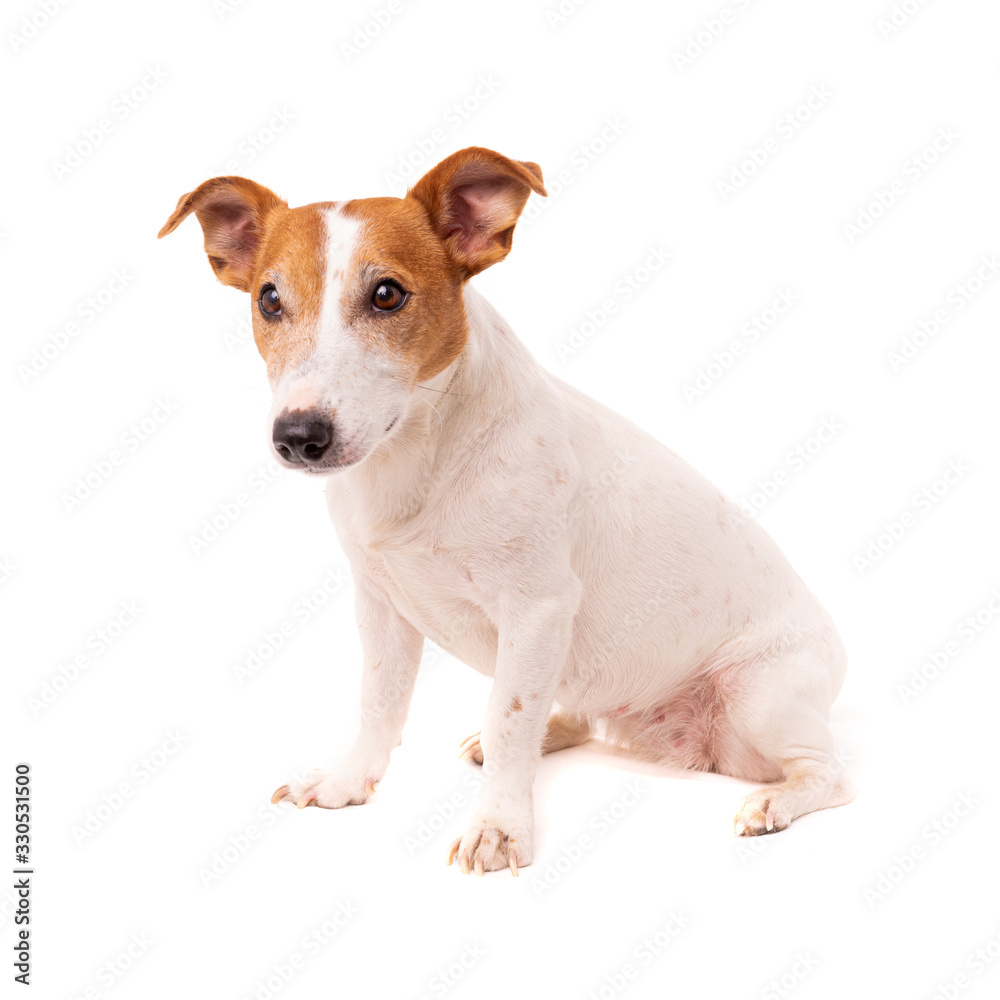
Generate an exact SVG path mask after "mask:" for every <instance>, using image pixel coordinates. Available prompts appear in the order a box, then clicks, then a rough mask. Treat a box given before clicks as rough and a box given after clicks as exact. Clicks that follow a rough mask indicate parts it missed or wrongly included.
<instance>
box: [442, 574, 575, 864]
mask: <svg viewBox="0 0 1000 1000" xmlns="http://www.w3.org/2000/svg"><path fill="white" fill-rule="evenodd" d="M572 584H574V585H575V586H573V585H570V586H568V587H567V588H566V591H565V592H564V594H562V595H561V596H559V597H558V598H552V599H547V600H541V601H533V602H530V603H529V602H528V601H527V600H525V598H526V596H527V595H524V594H518V595H517V596H518V600H517V601H515V602H514V603H513V604H511V605H508V606H507V607H505V608H504V611H503V613H502V615H501V622H500V627H499V629H498V643H497V662H496V670H495V673H494V680H493V690H492V692H491V693H490V699H489V703H488V705H487V708H486V720H485V722H484V723H483V731H482V735H481V737H480V744H481V746H482V752H483V769H482V786H481V787H480V789H479V794H478V796H477V799H476V806H475V812H474V815H473V819H472V822H471V824H470V826H469V827H468V829H467V830H466V832H465V834H464V835H463V836H462V837H460V838H459V839H458V840H457V841H455V843H454V844H453V845H452V847H451V851H450V852H449V855H448V863H449V864H451V862H452V861H453V860H454V858H455V857H456V856H457V857H458V862H459V864H460V865H461V868H462V871H463V872H466V873H468V872H469V870H470V868H471V869H472V870H474V871H475V872H476V873H477V874H479V875H482V874H483V872H484V871H493V870H496V869H499V868H507V867H508V866H509V867H510V870H511V871H512V872H513V873H514V874H515V875H516V874H517V869H518V867H519V866H521V867H523V866H525V865H528V864H530V863H531V858H532V839H533V835H534V812H533V807H532V785H533V783H534V779H535V769H536V767H537V765H538V761H539V760H540V758H541V755H542V739H543V737H544V734H545V725H546V722H547V720H548V717H549V710H550V709H551V707H552V700H553V697H554V695H555V690H556V687H557V686H558V683H559V678H560V676H561V674H562V670H563V666H564V664H565V661H566V656H567V653H568V652H569V647H570V642H571V638H572V626H573V615H574V614H575V613H576V608H577V604H578V602H579V584H578V582H577V581H576V579H575V578H573V581H572Z"/></svg>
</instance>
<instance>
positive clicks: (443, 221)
mask: <svg viewBox="0 0 1000 1000" xmlns="http://www.w3.org/2000/svg"><path fill="white" fill-rule="evenodd" d="M532 191H534V192H535V193H536V194H540V195H545V193H546V192H545V188H544V186H543V185H542V170H541V167H539V166H538V164H537V163H522V162H521V161H520V160H509V159H507V157H506V156H501V155H500V154H499V153H494V152H493V150H492V149H483V148H482V147H480V146H470V147H469V148H468V149H462V150H459V152H457V153H453V154H452V155H451V156H449V157H448V158H447V159H446V160H442V161H441V162H440V163H439V164H438V165H437V166H436V167H434V168H433V170H430V171H429V172H428V173H426V174H424V176H423V177H421V178H420V180H419V181H417V183H416V184H415V185H414V186H413V187H412V188H411V189H410V190H409V191H408V192H407V195H406V196H407V197H408V198H414V199H415V200H416V201H418V202H420V204H421V205H423V207H424V209H425V210H426V211H427V214H428V216H429V217H430V221H431V225H432V226H433V227H434V229H435V230H436V231H437V234H438V236H439V237H440V238H441V240H442V241H443V242H444V244H445V246H446V247H447V249H448V253H449V255H450V256H451V257H452V259H453V260H454V261H455V263H456V264H458V266H459V267H460V268H461V270H462V271H463V273H464V276H465V277H466V278H470V277H472V275H474V274H478V273H479V272H480V271H482V270H485V269H486V268H487V267H489V266H490V265H491V264H496V263H497V261H501V260H503V259H504V257H506V256H507V254H508V253H510V247H511V241H512V240H513V237H514V225H515V223H516V222H517V219H518V216H520V214H521V211H522V210H523V209H524V206H525V203H526V202H527V200H528V197H529V196H530V194H531V192H532Z"/></svg>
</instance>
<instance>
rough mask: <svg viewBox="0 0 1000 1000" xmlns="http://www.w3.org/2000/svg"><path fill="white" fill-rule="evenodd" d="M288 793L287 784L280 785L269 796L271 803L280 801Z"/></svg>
mask: <svg viewBox="0 0 1000 1000" xmlns="http://www.w3.org/2000/svg"><path fill="white" fill-rule="evenodd" d="M287 794H288V785H282V786H281V788H279V789H278V790H277V791H276V792H275V793H274V795H272V796H271V805H274V804H275V803H277V802H280V801H281V800H282V799H283V798H284V797H285V796H286V795H287Z"/></svg>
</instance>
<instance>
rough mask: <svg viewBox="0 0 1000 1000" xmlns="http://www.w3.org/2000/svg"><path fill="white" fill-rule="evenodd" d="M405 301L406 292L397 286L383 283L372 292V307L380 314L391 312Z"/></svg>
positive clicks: (388, 282)
mask: <svg viewBox="0 0 1000 1000" xmlns="http://www.w3.org/2000/svg"><path fill="white" fill-rule="evenodd" d="M405 301H406V292H404V291H403V289H402V288H400V287H399V285H397V284H394V283H393V282H390V281H383V282H382V283H381V284H380V285H377V286H376V287H375V291H374V292H372V305H373V306H374V307H375V308H376V309H378V310H379V311H380V312H392V311H393V310H395V309H398V308H399V307H400V306H401V305H402V304H403V303H404V302H405Z"/></svg>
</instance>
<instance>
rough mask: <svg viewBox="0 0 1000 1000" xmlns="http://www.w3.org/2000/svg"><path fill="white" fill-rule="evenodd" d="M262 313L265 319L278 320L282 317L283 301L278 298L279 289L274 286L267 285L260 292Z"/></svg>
mask: <svg viewBox="0 0 1000 1000" xmlns="http://www.w3.org/2000/svg"><path fill="white" fill-rule="evenodd" d="M257 305H258V306H260V311H261V312H262V313H263V314H264V318H265V319H277V318H278V317H279V316H280V315H281V299H280V297H279V296H278V289H277V288H275V287H274V285H265V286H264V287H263V288H262V289H261V290H260V298H259V299H258V300H257Z"/></svg>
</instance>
